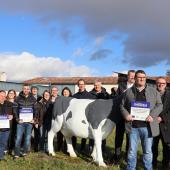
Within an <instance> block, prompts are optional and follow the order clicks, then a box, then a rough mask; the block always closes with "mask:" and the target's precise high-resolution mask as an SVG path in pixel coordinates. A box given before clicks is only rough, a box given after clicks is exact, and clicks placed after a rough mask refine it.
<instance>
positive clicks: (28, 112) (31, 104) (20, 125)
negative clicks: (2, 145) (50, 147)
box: [14, 84, 37, 159]
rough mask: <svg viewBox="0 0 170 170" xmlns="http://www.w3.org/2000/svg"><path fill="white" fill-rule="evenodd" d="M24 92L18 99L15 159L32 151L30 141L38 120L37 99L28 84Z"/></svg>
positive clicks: (24, 87) (25, 85)
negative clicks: (34, 124)
mask: <svg viewBox="0 0 170 170" xmlns="http://www.w3.org/2000/svg"><path fill="white" fill-rule="evenodd" d="M22 90H23V91H22V92H20V94H19V96H18V97H17V98H16V103H17V105H18V108H17V112H16V113H15V117H16V120H17V136H16V142H15V156H14V159H17V158H19V156H26V155H27V153H28V152H29V150H30V139H31V132H32V126H33V123H34V120H35V119H36V116H37V113H36V107H35V103H36V99H35V98H34V97H33V96H32V94H31V93H30V87H29V85H28V84H24V85H23V89H22ZM24 132H25V138H24V148H23V153H20V148H21V146H20V145H21V140H22V136H23V133H24Z"/></svg>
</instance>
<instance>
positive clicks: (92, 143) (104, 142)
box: [89, 139, 106, 153]
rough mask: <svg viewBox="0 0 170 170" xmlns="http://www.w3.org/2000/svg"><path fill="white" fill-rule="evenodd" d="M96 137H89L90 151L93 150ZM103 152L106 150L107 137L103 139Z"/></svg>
mask: <svg viewBox="0 0 170 170" xmlns="http://www.w3.org/2000/svg"><path fill="white" fill-rule="evenodd" d="M93 146H94V139H89V151H90V152H92V151H93ZM102 152H103V153H104V152H106V139H104V140H102Z"/></svg>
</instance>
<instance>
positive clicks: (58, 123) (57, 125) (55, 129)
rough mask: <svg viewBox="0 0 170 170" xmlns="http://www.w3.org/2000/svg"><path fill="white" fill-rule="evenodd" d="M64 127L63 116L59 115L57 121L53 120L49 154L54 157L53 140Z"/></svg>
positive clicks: (49, 133) (49, 135)
mask: <svg viewBox="0 0 170 170" xmlns="http://www.w3.org/2000/svg"><path fill="white" fill-rule="evenodd" d="M62 125H63V115H57V116H56V119H55V120H52V123H51V129H50V131H49V132H48V152H49V154H50V155H52V156H54V155H55V153H54V147H53V140H54V136H55V134H56V133H57V132H59V131H60V130H61V128H62Z"/></svg>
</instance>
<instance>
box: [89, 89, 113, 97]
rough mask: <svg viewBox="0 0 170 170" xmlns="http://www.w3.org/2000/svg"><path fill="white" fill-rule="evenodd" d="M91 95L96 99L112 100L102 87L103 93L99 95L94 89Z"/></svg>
mask: <svg viewBox="0 0 170 170" xmlns="http://www.w3.org/2000/svg"><path fill="white" fill-rule="evenodd" d="M90 93H91V94H92V95H93V96H94V98H95V99H110V98H111V97H110V95H109V93H108V92H107V91H106V89H105V88H104V87H102V91H101V92H100V93H97V92H96V91H95V89H94V88H93V90H92V91H90Z"/></svg>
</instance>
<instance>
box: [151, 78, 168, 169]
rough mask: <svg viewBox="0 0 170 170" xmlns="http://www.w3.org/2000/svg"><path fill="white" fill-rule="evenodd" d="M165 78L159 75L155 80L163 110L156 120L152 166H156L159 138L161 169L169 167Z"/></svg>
mask: <svg viewBox="0 0 170 170" xmlns="http://www.w3.org/2000/svg"><path fill="white" fill-rule="evenodd" d="M166 85H167V83H166V79H165V78H164V77H159V78H158V79H157V80H156V86H157V90H158V92H159V93H160V95H161V99H162V104H163V111H162V112H161V114H160V115H159V116H158V122H160V130H161V131H160V132H161V133H160V135H159V136H156V137H154V139H153V146H152V151H153V166H154V167H157V157H158V144H159V140H160V139H161V142H162V145H163V160H162V166H163V169H166V168H167V167H169V169H170V147H169V144H170V123H169V122H170V107H169V104H170V92H168V91H167V90H166Z"/></svg>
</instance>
